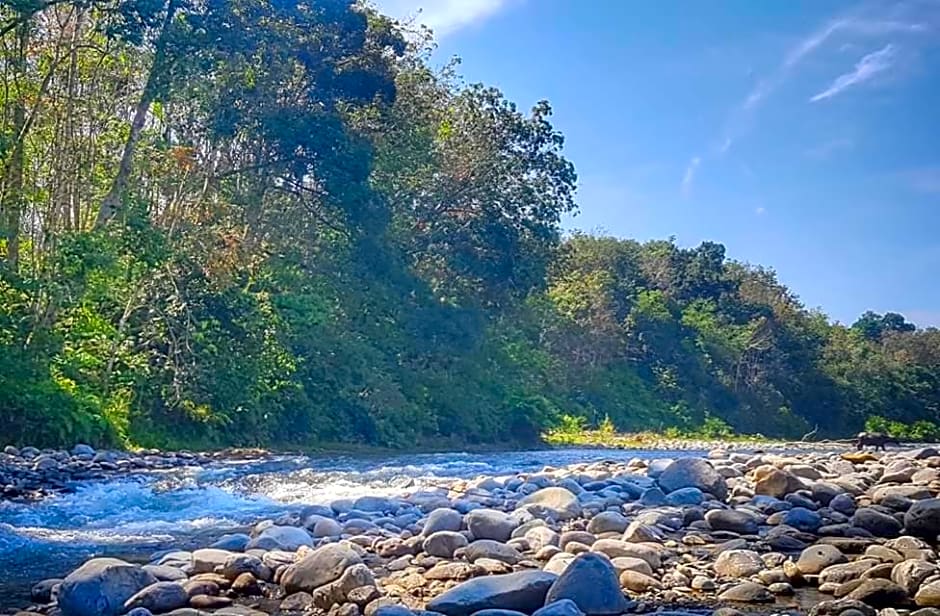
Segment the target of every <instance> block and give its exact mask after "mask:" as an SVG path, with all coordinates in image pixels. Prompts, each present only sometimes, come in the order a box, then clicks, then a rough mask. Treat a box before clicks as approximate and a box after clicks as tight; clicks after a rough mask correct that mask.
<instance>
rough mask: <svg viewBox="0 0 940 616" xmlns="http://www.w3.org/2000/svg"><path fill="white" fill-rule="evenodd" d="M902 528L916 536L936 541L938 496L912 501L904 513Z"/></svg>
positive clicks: (939, 519)
mask: <svg viewBox="0 0 940 616" xmlns="http://www.w3.org/2000/svg"><path fill="white" fill-rule="evenodd" d="M904 528H905V529H906V530H907V532H909V533H910V534H912V535H914V536H916V537H923V538H924V539H927V540H928V541H936V540H937V535H940V498H928V499H925V500H921V501H917V502H916V503H914V504H913V505H912V506H911V508H910V509H908V510H907V513H905V514H904Z"/></svg>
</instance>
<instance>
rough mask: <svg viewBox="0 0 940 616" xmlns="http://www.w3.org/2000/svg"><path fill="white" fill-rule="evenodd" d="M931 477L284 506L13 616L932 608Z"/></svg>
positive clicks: (761, 461) (927, 467)
mask: <svg viewBox="0 0 940 616" xmlns="http://www.w3.org/2000/svg"><path fill="white" fill-rule="evenodd" d="M621 453H626V452H621ZM676 453H677V454H678V452H676ZM518 455H524V454H518ZM565 460H570V459H568V458H565ZM938 469H940V453H938V452H937V451H936V450H934V449H930V448H926V449H925V448H920V449H916V450H906V451H901V452H899V451H893V452H889V453H871V452H864V453H861V454H859V453H857V452H854V451H853V452H847V451H846V450H845V448H844V447H843V448H841V450H840V451H827V452H826V451H794V452H791V453H784V454H772V453H742V452H731V451H728V450H720V451H713V452H712V453H710V454H708V455H707V456H695V455H693V456H689V455H685V454H683V457H674V459H666V458H656V457H655V456H650V457H649V458H646V459H644V458H641V457H637V458H636V459H626V458H624V459H622V460H620V461H615V460H606V461H605V460H597V461H594V462H580V463H579V462H577V461H567V462H565V463H563V464H558V465H555V466H553V467H548V468H544V469H541V470H535V471H527V472H524V473H509V474H496V475H493V474H486V475H482V476H479V477H476V478H472V479H471V478H466V479H456V480H451V481H448V482H447V483H446V485H444V484H441V485H429V484H423V485H421V486H415V488H414V489H412V490H408V489H404V490H401V491H400V493H399V494H397V495H385V496H381V495H371V496H360V497H357V498H349V499H342V498H340V499H336V500H334V501H332V502H331V503H330V504H329V505H328V506H327V505H306V506H300V507H298V508H296V509H293V510H291V511H288V512H285V513H284V514H282V515H279V516H276V517H273V518H270V519H267V520H262V521H259V522H258V523H257V524H254V525H252V526H251V530H250V531H248V532H245V533H230V534H229V535H228V536H226V537H222V538H220V539H219V540H218V541H215V542H213V543H212V544H211V545H207V546H205V547H204V548H201V549H185V550H168V551H162V552H160V553H157V554H154V555H153V557H152V559H151V560H150V562H149V564H148V565H146V566H144V567H140V566H137V565H132V564H127V563H122V562H120V561H113V560H109V561H102V560H92V561H90V562H89V563H86V565H84V566H82V567H80V568H79V569H78V570H76V571H75V572H72V573H71V574H70V575H69V576H67V577H66V578H65V579H66V581H65V582H64V583H62V582H60V581H58V580H49V581H45V582H43V583H41V584H40V585H39V586H37V588H36V590H35V600H36V601H37V604H36V605H34V606H33V607H32V610H31V611H32V612H33V613H38V614H51V613H52V612H53V611H54V610H55V609H56V608H55V606H54V604H51V603H49V600H50V598H51V596H50V591H51V589H53V588H58V604H59V605H58V607H59V608H62V609H63V611H64V613H65V616H73V615H74V616H85V614H91V613H92V612H88V611H87V610H85V611H83V608H81V604H80V602H78V599H77V598H76V597H79V596H80V597H94V598H95V600H96V601H97V600H101V601H105V600H106V601H107V602H108V603H106V604H107V605H109V606H114V607H113V609H112V611H111V612H107V613H114V614H118V613H122V612H123V611H124V609H125V608H124V606H125V604H126V606H127V609H130V608H131V607H135V606H138V607H139V606H147V608H146V609H148V610H149V611H150V612H151V613H173V612H172V610H185V609H189V610H190V611H188V612H187V611H177V612H175V613H176V614H178V615H179V616H183V615H184V614H186V615H190V616H192V615H195V614H197V613H199V612H194V611H192V610H194V609H195V610H202V611H210V610H213V609H214V610H217V611H216V613H218V614H236V613H237V614H252V615H255V616H260V615H261V614H301V613H305V612H308V611H309V610H311V609H319V610H323V611H324V612H328V613H331V614H333V615H334V616H357V615H359V614H363V615H365V616H396V615H397V616H407V614H412V613H415V612H416V611H420V610H431V611H434V612H439V613H442V614H444V615H445V616H470V615H471V614H472V613H475V612H476V611H479V610H481V609H490V608H499V609H513V610H516V611H517V612H522V613H525V614H532V613H533V612H536V611H538V610H541V609H545V610H547V611H542V612H539V616H577V615H578V614H579V613H587V614H617V613H625V612H646V611H651V610H653V609H656V608H658V607H662V606H668V607H669V609H671V610H672V611H674V612H675V611H676V610H678V611H682V610H691V609H693V608H702V607H703V606H705V607H707V608H708V609H709V610H712V609H717V608H719V607H721V606H725V607H729V606H736V607H737V608H740V609H746V610H748V611H753V610H757V611H767V612H769V611H775V612H777V613H779V612H782V611H783V612H790V613H814V614H820V615H822V614H833V615H836V614H844V615H845V616H849V615H850V614H851V615H853V616H857V615H858V614H859V613H861V614H863V615H865V616H874V615H875V614H876V613H877V610H882V611H883V613H884V614H885V615H886V616H888V615H889V614H891V615H893V614H895V613H894V612H890V611H884V610H886V609H888V608H892V609H893V608H905V607H906V608H909V609H911V610H914V609H917V608H918V607H926V606H940V569H938V567H937V565H936V564H934V563H935V562H936V560H937V552H936V549H935V547H934V546H935V542H936V539H937V535H938V533H940V500H938V499H937V498H936V496H937V494H938V492H940V470H938ZM405 487H406V488H407V486H405ZM102 580H104V581H108V580H111V581H114V580H120V581H121V583H120V584H117V585H116V586H109V585H108V584H106V583H105V582H103V581H102ZM37 581H38V580H37ZM57 585H59V586H58V587H57ZM118 586H119V587H120V589H121V592H117V591H115V590H114V589H115V588H117V587H118ZM76 589H78V590H76ZM130 590H133V591H134V593H138V591H139V594H136V595H135V597H132V596H131V594H128V591H130ZM122 593H123V594H122ZM125 595H126V596H125ZM96 605H102V603H98V604H96ZM542 606H546V607H545V608H543V607H542ZM95 609H96V610H99V608H97V607H96V608H95ZM109 609H110V608H109ZM853 610H854V611H853ZM94 613H95V614H99V613H106V612H102V611H100V610H99V611H96V612H94ZM724 613H727V614H732V613H736V612H728V611H725V612H724ZM135 614H138V615H145V614H146V612H141V611H138V612H135ZM925 614H926V613H925ZM503 616H510V615H509V614H507V613H505V612H504V613H503Z"/></svg>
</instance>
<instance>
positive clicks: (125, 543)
mask: <svg viewBox="0 0 940 616" xmlns="http://www.w3.org/2000/svg"><path fill="white" fill-rule="evenodd" d="M701 453H702V452H693V451H682V452H664V451H655V452H654V451H636V450H610V449H570V450H567V449H552V450H546V451H523V452H500V453H493V452H490V453H446V454H410V455H401V456H395V457H383V458H375V457H371V458H363V457H332V458H323V457H308V456H279V457H274V458H271V457H268V458H264V459H261V458H259V459H254V460H252V459H247V460H246V459H238V460H231V461H222V462H214V463H212V464H211V465H206V466H198V467H186V468H177V469H173V470H170V471H165V472H148V473H142V474H139V475H131V476H126V477H122V478H120V479H114V480H110V481H106V482H90V483H87V484H83V485H79V486H78V487H77V489H76V490H75V491H74V492H71V493H68V494H61V495H56V496H51V497H49V498H46V499H44V500H42V501H39V502H36V503H30V504H25V503H12V502H4V501H0V608H2V607H11V606H16V605H22V604H23V603H24V602H27V601H28V599H29V588H30V585H31V584H32V583H34V582H37V581H39V580H41V579H43V578H48V577H62V576H64V575H65V574H66V573H68V572H69V571H70V570H72V569H74V568H75V567H76V566H77V565H78V564H80V563H81V562H82V561H84V560H85V559H87V558H89V557H91V556H101V555H109V556H111V555H113V556H119V557H124V558H128V559H131V560H145V559H146V558H147V556H148V555H149V554H151V553H152V552H155V551H158V550H161V549H167V548H170V547H180V548H192V547H200V546H204V545H207V544H209V543H211V542H212V540H213V538H215V537H217V536H219V535H221V534H223V533H225V532H231V531H232V530H233V529H238V528H241V527H244V526H246V525H250V524H252V523H253V522H256V521H258V520H261V519H265V518H270V517H276V516H278V515H281V514H283V513H287V512H290V511H295V510H297V509H300V508H301V507H303V506H304V505H310V504H324V505H325V504H329V503H330V502H333V501H335V500H338V499H344V498H355V497H359V496H363V495H367V494H374V495H385V496H391V495H397V494H403V493H405V492H410V491H414V490H416V489H420V488H421V487H431V486H440V485H441V484H446V483H447V481H448V480H452V479H458V478H472V477H476V476H478V475H490V476H500V475H509V474H514V473H519V472H531V471H537V470H539V469H541V468H542V467H543V466H547V465H550V466H562V465H565V464H573V463H576V462H591V461H597V460H629V459H631V458H634V457H644V458H654V457H677V456H682V455H693V454H701Z"/></svg>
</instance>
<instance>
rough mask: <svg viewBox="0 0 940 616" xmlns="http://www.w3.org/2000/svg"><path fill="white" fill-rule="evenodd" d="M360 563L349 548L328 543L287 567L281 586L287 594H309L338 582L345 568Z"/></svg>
mask: <svg viewBox="0 0 940 616" xmlns="http://www.w3.org/2000/svg"><path fill="white" fill-rule="evenodd" d="M361 563H362V559H361V558H360V557H359V555H358V554H357V553H356V552H355V551H353V550H352V549H351V548H349V547H347V546H345V545H342V544H340V543H329V544H327V545H325V546H323V547H321V548H318V549H316V550H314V551H313V552H311V553H310V554H308V555H307V556H305V557H304V558H302V559H301V560H299V561H297V562H296V563H294V564H293V565H290V566H289V567H287V569H285V570H284V574H283V575H282V576H281V586H283V587H284V589H285V590H286V591H287V592H288V593H294V592H298V591H305V592H311V591H313V590H314V589H316V588H319V587H320V586H323V585H325V584H329V583H330V582H333V581H335V580H338V579H339V578H340V576H342V575H343V572H344V571H346V569H347V568H349V567H351V566H352V565H358V564H361Z"/></svg>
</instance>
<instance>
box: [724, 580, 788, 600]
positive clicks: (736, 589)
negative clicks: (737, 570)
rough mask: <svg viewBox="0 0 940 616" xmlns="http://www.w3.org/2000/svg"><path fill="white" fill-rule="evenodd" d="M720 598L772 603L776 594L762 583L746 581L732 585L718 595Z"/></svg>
mask: <svg viewBox="0 0 940 616" xmlns="http://www.w3.org/2000/svg"><path fill="white" fill-rule="evenodd" d="M718 598H719V599H720V600H722V601H736V602H738V603H770V602H772V601H773V600H774V595H773V593H771V592H770V591H769V590H767V589H766V588H765V587H763V586H761V585H760V584H756V583H754V582H744V583H743V584H737V585H735V586H732V587H731V588H729V589H728V590H726V591H724V592H723V593H721V594H720V595H718Z"/></svg>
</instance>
